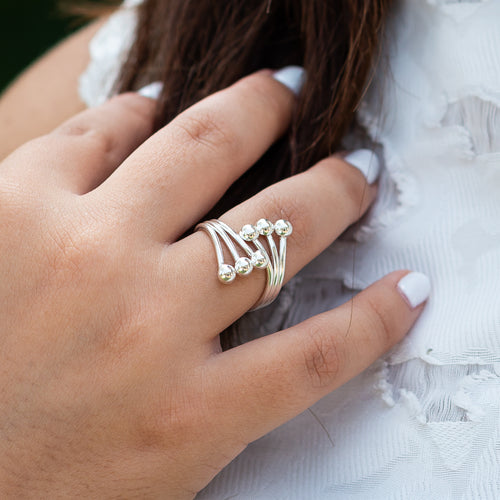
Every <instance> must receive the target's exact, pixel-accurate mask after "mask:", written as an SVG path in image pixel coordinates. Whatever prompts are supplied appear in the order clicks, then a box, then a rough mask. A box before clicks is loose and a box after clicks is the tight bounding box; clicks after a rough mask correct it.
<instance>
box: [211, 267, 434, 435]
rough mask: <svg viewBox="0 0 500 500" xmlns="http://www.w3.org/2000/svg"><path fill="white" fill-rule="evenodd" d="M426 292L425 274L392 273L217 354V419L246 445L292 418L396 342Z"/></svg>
mask: <svg viewBox="0 0 500 500" xmlns="http://www.w3.org/2000/svg"><path fill="white" fill-rule="evenodd" d="M429 292H430V283H429V280H428V278H427V277H426V276H424V275H422V274H420V273H408V272H404V271H398V272H395V273H392V274H390V275H388V276H386V277H385V278H383V279H382V280H380V281H378V282H377V283H375V284H374V285H372V286H370V287H369V288H367V289H366V290H364V291H363V292H361V293H360V294H358V295H357V296H356V297H355V298H354V299H353V300H354V303H352V302H348V303H346V304H344V305H343V306H340V307H339V308H337V309H334V310H332V311H329V312H326V313H323V314H320V315H318V316H315V317H313V318H311V319H309V320H307V321H304V322H303V323H300V324H299V325H296V326H294V327H292V328H289V329H288V330H285V331H282V332H279V333H276V334H274V335H270V336H268V337H264V338H262V339H258V340H255V341H253V342H250V343H248V344H245V345H243V346H240V347H238V348H236V349H232V350H230V351H227V352H225V353H223V354H221V355H220V357H219V359H218V360H217V363H215V365H216V366H215V367H214V369H215V370H218V372H219V373H218V376H217V377H216V379H218V380H221V381H222V380H223V383H220V384H219V385H218V392H219V396H220V402H221V404H220V407H221V408H224V411H223V412H221V415H220V419H221V421H224V418H225V417H224V415H230V416H231V418H230V420H229V421H227V422H224V424H225V425H227V426H231V427H233V428H234V429H235V430H237V429H239V430H241V429H245V431H243V432H244V433H245V436H244V439H246V440H247V441H248V442H251V441H253V440H255V439H258V438H259V437H261V436H262V435H264V434H266V433H267V432H269V431H271V430H272V429H274V428H276V427H278V426H279V425H281V424H283V423H285V422H286V421H288V420H290V419H291V418H293V417H295V416H296V415H298V414H299V413H301V412H303V411H304V410H306V409H307V408H308V407H309V406H311V405H312V404H314V403H315V402H316V401H318V400H319V399H321V398H322V397H324V396H326V395H327V394H328V393H329V392H331V391H333V390H334V389H336V388H337V387H339V386H341V385H342V384H344V383H345V382H347V381H348V380H350V379H351V378H353V377H355V376H356V375H357V374H359V373H360V372H361V371H363V370H364V369H365V368H367V367H368V366H369V365H370V364H371V363H373V362H374V361H375V360H376V359H377V358H378V357H380V356H381V355H382V354H383V353H384V352H386V351H387V350H388V349H390V348H391V347H392V346H394V345H395V344H397V343H398V342H399V341H401V340H402V339H403V337H404V336H405V334H406V333H407V332H408V331H409V330H410V328H411V326H412V325H413V324H414V322H415V321H416V320H417V318H418V316H419V315H420V313H421V312H422V310H423V307H424V303H425V301H426V299H427V297H428V295H429Z"/></svg>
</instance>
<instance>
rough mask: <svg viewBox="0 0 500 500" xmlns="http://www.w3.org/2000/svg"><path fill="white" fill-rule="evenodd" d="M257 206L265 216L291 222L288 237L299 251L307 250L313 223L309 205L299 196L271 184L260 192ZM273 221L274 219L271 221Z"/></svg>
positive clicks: (290, 242)
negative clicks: (290, 230) (289, 194)
mask: <svg viewBox="0 0 500 500" xmlns="http://www.w3.org/2000/svg"><path fill="white" fill-rule="evenodd" d="M261 195H262V199H261V200H259V206H260V207H262V213H263V214H264V216H265V217H266V218H268V219H269V218H272V217H274V218H275V220H278V219H285V220H288V221H290V222H291V223H292V225H293V233H292V235H291V236H290V237H289V244H292V245H293V246H294V247H295V249H297V250H298V251H299V252H301V251H304V250H307V249H308V247H310V245H311V240H310V231H311V227H312V224H313V220H312V217H311V212H310V207H308V206H307V203H306V202H305V201H304V200H303V199H302V198H301V197H300V196H288V195H287V194H285V193H283V192H282V189H280V186H279V185H277V186H271V187H269V188H267V189H265V190H264V191H263V192H262V193H261ZM273 222H274V221H273Z"/></svg>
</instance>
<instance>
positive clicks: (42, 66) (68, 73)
mask: <svg viewBox="0 0 500 500" xmlns="http://www.w3.org/2000/svg"><path fill="white" fill-rule="evenodd" d="M105 21H106V20H105V19H100V20H98V21H95V22H93V23H91V24H89V25H88V26H85V27H84V28H82V29H81V30H79V31H78V32H76V33H75V34H73V35H71V36H70V37H69V38H67V39H66V40H64V41H63V42H61V43H60V44H59V45H57V46H56V47H55V48H53V49H52V50H51V51H49V52H48V53H47V54H46V55H45V56H43V57H42V58H41V59H40V60H38V61H37V62H35V63H34V64H33V65H32V66H30V67H29V68H28V69H27V70H26V71H25V72H24V73H23V74H21V75H20V76H19V77H18V78H17V80H15V81H14V82H13V83H12V84H11V86H10V87H9V88H8V89H7V90H6V91H5V93H4V94H3V95H2V96H1V97H0V133H1V136H2V140H1V142H0V160H2V159H3V158H5V157H6V156H7V155H9V154H10V153H11V152H12V151H14V150H15V149H16V148H17V147H19V146H20V145H22V144H24V143H25V142H27V141H29V140H30V139H33V138H35V137H38V136H40V135H43V134H46V133H47V132H50V131H51V130H52V129H54V128H55V127H56V126H57V125H59V124H60V123H62V122H63V121H65V120H66V119H68V118H70V117H71V116H73V115H75V114H76V113H78V112H80V111H82V110H83V109H85V104H84V103H83V102H82V101H81V99H80V97H79V96H78V77H79V76H80V75H81V74H82V73H83V71H84V70H85V68H86V67H87V65H88V63H89V54H88V45H89V42H90V40H91V39H92V37H93V36H94V35H95V33H96V32H97V31H98V30H99V28H100V27H101V26H102V25H103V24H104V22H105Z"/></svg>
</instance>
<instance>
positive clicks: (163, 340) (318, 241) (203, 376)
mask: <svg viewBox="0 0 500 500" xmlns="http://www.w3.org/2000/svg"><path fill="white" fill-rule="evenodd" d="M293 104H294V95H293V93H292V92H290V90H289V89H287V87H285V86H284V85H282V84H281V83H279V82H278V81H276V80H275V79H274V78H273V77H272V75H271V74H270V73H268V72H261V73H258V74H255V75H252V76H250V77H247V78H245V79H244V80H242V81H240V82H238V83H236V84H235V85H234V86H232V87H230V88H228V89H226V90H224V91H222V92H219V93H217V94H215V95H213V96H211V97H209V98H207V99H205V100H204V101H202V102H200V103H199V104H197V105H195V106H193V107H192V108H190V109H189V110H187V111H186V112H184V113H183V114H181V115H180V116H179V117H178V118H177V119H175V120H174V121H173V122H172V123H171V124H169V125H168V126H166V127H165V128H164V129H162V130H160V131H159V132H158V133H156V134H155V135H153V136H152V137H150V138H149V139H148V137H149V136H150V134H151V128H152V122H153V114H154V107H155V103H154V101H153V100H151V99H148V98H146V97H142V96H140V95H136V94H126V95H121V96H119V97H116V98H114V99H111V100H110V101H109V102H108V103H106V104H105V105H104V106H102V107H101V108H97V109H93V110H88V111H86V112H84V113H82V114H80V115H77V116H76V117H75V118H73V119H71V120H70V121H68V122H66V123H65V124H64V125H62V126H61V127H59V128H58V129H57V130H55V131H54V132H53V133H51V134H49V135H47V136H45V137H42V138H40V139H37V140H34V141H32V142H30V143H28V144H26V145H25V146H23V147H22V148H20V149H19V150H17V151H16V152H15V153H13V154H12V155H11V156H10V157H9V158H7V159H6V160H5V161H4V162H3V163H2V164H0V227H1V232H0V255H1V259H0V276H1V277H2V279H1V280H0V345H1V349H0V408H1V410H0V442H1V449H0V495H1V496H2V498H8V497H15V498H24V497H33V498H40V497H42V496H44V495H45V496H47V497H49V498H58V497H88V498H111V497H113V498H115V497H120V498H122V497H123V498H191V497H193V495H194V494H195V493H196V492H197V491H199V490H200V489H201V488H203V487H204V486H205V485H206V484H207V483H208V482H209V481H210V480H211V479H212V478H213V477H214V476H215V474H216V473H217V472H218V471H220V470H221V469H222V468H223V467H224V466H225V465H226V464H228V463H229V462H230V461H231V460H232V459H233V458H234V457H236V456H237V455H238V454H239V453H240V452H241V451H242V450H243V449H244V448H245V446H246V445H247V444H248V443H250V442H251V441H253V440H255V439H257V438H259V437H260V436H262V435H264V434H265V433H267V432H269V431H270V430H272V429H273V428H275V427H277V426H279V425H280V424H282V423H283V422H285V421H287V420H289V419H290V418H292V417H294V416H295V415H297V414H299V413H300V412H302V411H304V410H305V409H306V408H308V407H309V406H310V405H311V404H313V403H314V402H315V401H317V400H318V399H320V398H321V397H323V396H325V395H326V394H327V393H329V392H330V391H332V390H334V389H335V388H336V387H338V386H340V385H341V384H343V383H344V382H346V381H347V380H349V379H350V378H352V377H353V376H355V375H356V374H357V373H359V372H360V371H362V370H363V369H364V368H365V367H367V366H368V365H369V364H370V363H372V362H373V361H374V360H375V359H376V358H377V357H379V356H380V355H381V354H382V353H383V352H384V351H386V350H387V349H388V348H389V347H391V346H392V345H394V344H395V343H397V342H398V341H399V340H400V339H401V338H402V337H403V335H404V334H405V333H406V332H407V331H408V330H409V328H410V327H411V325H412V324H413V322H414V321H415V320H416V318H417V316H418V315H419V314H420V312H421V310H422V307H423V306H418V307H416V308H412V307H410V305H409V303H408V300H410V301H411V300H412V293H413V292H412V291H411V285H412V282H413V281H415V280H414V279H413V278H414V276H413V275H410V279H406V285H407V286H406V290H407V291H406V296H405V294H404V293H402V292H401V291H400V290H399V289H398V287H397V284H398V282H399V281H400V280H401V278H403V276H405V275H406V274H407V273H406V272H404V271H402V272H396V273H393V274H392V275H390V276H388V277H386V278H385V279H383V280H381V281H380V282H378V283H376V284H374V285H373V286H371V287H370V288H368V289H367V290H365V291H364V292H362V293H361V294H359V295H358V296H357V297H356V298H355V300H354V307H353V309H352V318H351V304H347V305H345V306H342V307H339V308H338V309H335V310H333V311H330V312H327V313H325V314H322V315H320V316H316V317H314V318H312V319H310V320H308V321H305V322H304V323H302V324H300V325H297V326H295V327H293V328H290V329H288V330H286V331H283V332H280V333H277V334H274V335H271V336H269V337H266V338H263V339H260V340H256V341H253V342H250V343H248V344H246V345H243V346H241V347H238V348H235V349H232V350H230V351H227V352H221V349H220V344H219V337H218V335H219V333H220V332H221V331H222V330H223V329H225V328H226V327H227V326H228V325H230V324H231V323H232V322H234V321H235V320H236V319H238V318H239V317H240V316H242V315H243V314H244V313H245V312H246V311H247V310H248V309H250V308H251V307H252V306H253V305H254V304H255V303H256V301H257V300H258V299H259V296H260V295H261V293H262V291H263V289H264V286H265V279H266V278H265V273H264V272H254V273H252V275H250V276H248V277H246V278H238V279H237V280H236V281H235V282H234V283H232V284H231V285H230V286H225V285H223V284H221V283H220V282H219V281H218V279H217V269H216V268H217V265H216V260H215V254H214V250H213V247H212V243H211V241H210V239H209V238H208V236H207V235H206V234H205V233H203V232H197V233H195V234H192V235H191V236H189V237H186V238H184V239H181V240H180V241H178V239H179V237H180V235H182V234H183V233H184V232H185V231H186V230H187V228H189V227H191V226H192V225H193V224H194V223H195V222H196V221H197V220H199V219H200V218H201V217H203V215H204V214H205V213H206V212H207V211H208V210H209V208H210V207H211V206H213V205H214V203H216V202H217V200H218V199H219V198H220V197H221V196H222V194H223V193H224V192H225V190H226V189H228V187H229V186H230V185H231V184H232V182H233V181H234V180H235V179H236V178H237V177H238V176H240V175H241V174H242V173H243V172H244V171H245V170H246V169H247V168H249V167H250V166H251V165H252V164H253V163H254V162H255V161H256V160H257V159H258V158H259V156H260V155H262V154H263V153H264V152H265V151H266V150H267V149H268V148H269V146H270V145H271V144H272V143H273V142H274V141H275V140H276V139H277V138H278V137H280V135H282V134H283V133H284V131H285V130H286V128H287V126H288V124H289V121H290V117H291V112H292V107H293ZM363 193H364V196H363ZM375 193H376V187H374V186H368V187H366V180H365V177H364V176H363V175H362V173H361V172H360V170H359V169H357V168H354V167H353V166H351V165H349V164H348V163H346V162H345V161H343V160H342V159H340V158H329V159H326V160H324V161H322V162H321V163H319V164H318V165H316V166H315V167H313V168H311V169H310V170H309V171H307V172H306V173H303V174H300V175H297V176H296V177H293V178H290V179H287V180H285V181H283V182H280V183H278V184H276V185H274V186H271V187H269V188H268V189H266V190H265V191H263V192H261V193H260V194H258V195H257V196H255V197H254V198H252V199H250V200H248V201H247V202H245V203H243V204H241V205H240V206H238V207H235V208H234V209H233V210H231V211H230V212H229V213H227V214H225V215H224V216H223V217H222V218H221V219H222V220H224V221H225V222H226V223H227V224H229V225H230V226H232V227H233V228H240V227H241V226H242V225H243V224H244V223H247V222H255V221H256V220H257V219H259V218H261V217H267V218H269V219H271V220H273V221H274V220H277V219H279V218H286V219H289V220H290V221H291V222H292V223H293V226H294V232H293V235H292V236H291V237H290V238H289V241H288V248H289V251H288V260H287V274H286V280H288V279H290V278H291V277H292V276H293V275H294V274H295V273H297V272H298V271H299V269H301V268H302V267H303V266H304V265H305V264H307V263H308V262H309V261H310V260H311V259H313V258H314V257H315V256H316V255H318V254H319V253H320V252H321V251H322V250H324V249H325V248H326V247H327V246H328V245H330V244H331V243H332V242H333V241H334V239H335V238H336V237H337V236H338V235H339V234H341V233H342V232H343V231H344V229H345V228H346V227H348V226H349V225H350V224H352V223H353V222H355V221H356V220H357V218H358V217H359V216H360V206H361V209H362V211H364V210H366V209H367V208H368V206H369V204H370V203H371V201H372V200H373V199H374V197H375ZM412 276H413V278H412ZM412 279H413V281H412ZM408 286H410V289H408ZM401 288H402V289H405V287H404V286H402V287H401ZM408 290H410V291H408ZM413 296H414V293H413ZM413 298H414V297H413ZM423 299H425V297H424V296H423V295H422V296H421V297H420V298H419V300H418V301H416V302H413V305H416V304H417V303H418V302H422V300H423ZM348 328H349V329H350V334H349V335H345V333H346V331H347V329H348Z"/></svg>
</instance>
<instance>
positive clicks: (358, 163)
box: [344, 149, 380, 184]
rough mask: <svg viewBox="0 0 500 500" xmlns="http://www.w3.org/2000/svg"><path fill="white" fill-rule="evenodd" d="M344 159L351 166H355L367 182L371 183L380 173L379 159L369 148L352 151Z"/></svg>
mask: <svg viewBox="0 0 500 500" xmlns="http://www.w3.org/2000/svg"><path fill="white" fill-rule="evenodd" d="M344 160H345V161H346V162H347V163H349V164H350V165H352V166H353V167H356V168H357V169H358V170H359V171H360V172H361V173H362V174H363V175H364V176H365V178H366V181H367V182H368V184H373V183H374V182H375V181H376V180H377V179H378V176H379V175H380V160H379V159H378V156H377V155H376V154H375V153H374V152H373V151H371V150H370V149H358V150H357V151H353V152H352V153H349V154H348V155H347V156H346V157H345V158H344Z"/></svg>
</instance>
